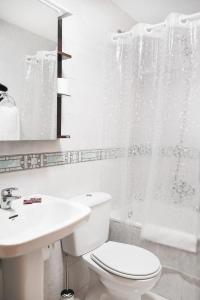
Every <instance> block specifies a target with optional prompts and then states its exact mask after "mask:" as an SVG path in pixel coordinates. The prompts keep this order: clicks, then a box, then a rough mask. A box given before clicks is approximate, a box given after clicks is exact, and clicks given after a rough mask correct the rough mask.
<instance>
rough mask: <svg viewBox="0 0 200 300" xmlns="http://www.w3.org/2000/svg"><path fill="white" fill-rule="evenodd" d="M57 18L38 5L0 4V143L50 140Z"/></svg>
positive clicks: (6, 0)
mask: <svg viewBox="0 0 200 300" xmlns="http://www.w3.org/2000/svg"><path fill="white" fill-rule="evenodd" d="M57 20H58V15H57V14H56V12H54V11H53V10H52V9H51V8H49V7H48V6H46V5H45V4H43V3H41V2H40V1H39V0H28V1H27V0H15V1H13V0H1V1H0V45H1V47H0V140H1V141H2V140H3V141H9V140H53V139H56V119H57V100H56V99H57V55H56V48H57Z"/></svg>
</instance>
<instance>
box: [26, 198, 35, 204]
mask: <svg viewBox="0 0 200 300" xmlns="http://www.w3.org/2000/svg"><path fill="white" fill-rule="evenodd" d="M32 203H33V202H32V200H31V199H29V200H24V204H32Z"/></svg>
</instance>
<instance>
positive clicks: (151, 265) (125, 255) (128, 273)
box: [91, 242, 161, 279]
mask: <svg viewBox="0 0 200 300" xmlns="http://www.w3.org/2000/svg"><path fill="white" fill-rule="evenodd" d="M91 259H92V260H93V261H95V262H96V263H97V264H98V265H99V266H101V267H102V268H103V269H106V270H107V271H109V272H110V273H113V274H116V275H118V276H121V277H125V278H131V279H147V278H152V277H155V276H156V275H157V273H158V272H160V270H161V265H160V261H159V259H158V258H157V257H156V256H155V255H154V254H153V253H151V252H150V251H148V250H145V249H143V248H140V247H136V246H133V245H128V244H122V243H117V242H107V243H105V244H104V245H102V246H101V247H99V248H98V249H96V250H94V251H93V252H92V254H91Z"/></svg>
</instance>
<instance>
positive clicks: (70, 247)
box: [62, 193, 112, 256]
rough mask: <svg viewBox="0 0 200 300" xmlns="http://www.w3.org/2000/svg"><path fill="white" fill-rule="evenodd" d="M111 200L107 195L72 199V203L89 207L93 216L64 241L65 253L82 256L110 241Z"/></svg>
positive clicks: (89, 195)
mask: <svg viewBox="0 0 200 300" xmlns="http://www.w3.org/2000/svg"><path fill="white" fill-rule="evenodd" d="M111 199H112V198H111V196H110V195H109V194H106V193H88V194H84V195H81V196H77V197H73V198H71V199H70V201H73V202H78V203H81V204H83V205H87V206H89V207H90V208H91V214H90V217H89V220H88V221H87V222H86V223H85V224H83V225H81V226H80V227H79V228H77V229H76V230H75V231H74V232H73V233H72V234H70V235H69V236H67V237H65V238H64V239H62V246H63V250H64V252H65V253H68V254H70V255H72V256H81V255H83V254H85V253H88V252H90V251H92V250H94V249H95V248H97V247H99V246H100V245H103V244H104V243H105V242H106V241H107V240H108V234H109V222H110V210H111Z"/></svg>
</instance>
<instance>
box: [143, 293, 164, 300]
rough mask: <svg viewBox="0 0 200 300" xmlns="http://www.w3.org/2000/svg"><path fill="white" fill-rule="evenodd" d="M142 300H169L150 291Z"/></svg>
mask: <svg viewBox="0 0 200 300" xmlns="http://www.w3.org/2000/svg"><path fill="white" fill-rule="evenodd" d="M142 300H168V299H166V298H163V297H161V296H159V295H156V294H154V293H148V294H147V295H145V296H143V297H142Z"/></svg>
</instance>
